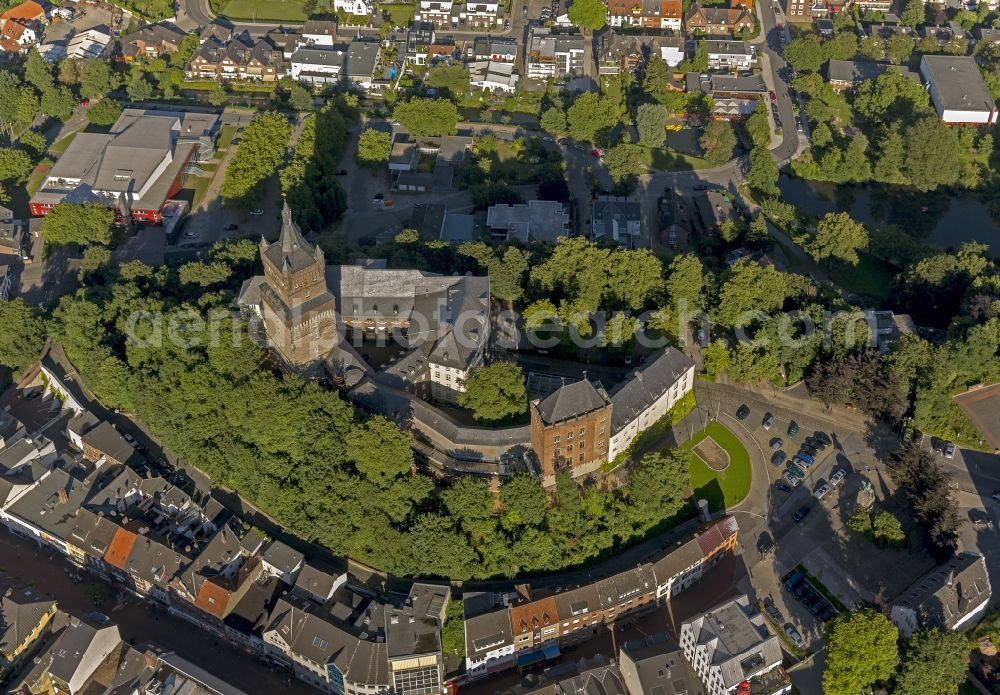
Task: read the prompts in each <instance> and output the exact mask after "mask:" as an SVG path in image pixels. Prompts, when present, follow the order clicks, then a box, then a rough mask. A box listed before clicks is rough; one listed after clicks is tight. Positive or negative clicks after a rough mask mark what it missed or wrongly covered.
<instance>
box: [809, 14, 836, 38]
mask: <svg viewBox="0 0 1000 695" xmlns="http://www.w3.org/2000/svg"><path fill="white" fill-rule="evenodd" d="M813 24H814V25H815V27H816V31H818V32H819V35H820V37H821V38H824V39H832V38H833V35H834V27H833V21H832V20H829V19H816V21H815V22H813Z"/></svg>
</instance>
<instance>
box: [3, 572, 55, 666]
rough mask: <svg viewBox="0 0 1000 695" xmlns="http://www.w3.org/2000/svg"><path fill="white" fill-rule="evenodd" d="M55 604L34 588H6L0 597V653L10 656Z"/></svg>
mask: <svg viewBox="0 0 1000 695" xmlns="http://www.w3.org/2000/svg"><path fill="white" fill-rule="evenodd" d="M55 605H56V602H55V601H54V600H53V599H51V598H45V597H44V596H42V595H41V594H39V593H38V591H37V590H35V589H28V588H19V589H8V590H7V592H6V593H4V596H3V598H2V599H0V654H7V655H10V656H12V655H13V654H14V651H15V650H16V649H17V648H18V647H20V646H21V644H23V643H24V641H25V640H26V639H27V638H28V636H29V635H31V633H32V632H33V631H34V630H35V628H37V627H38V624H39V623H40V622H41V621H42V618H43V617H44V616H45V614H46V613H48V612H49V611H51V610H53V609H54V608H55Z"/></svg>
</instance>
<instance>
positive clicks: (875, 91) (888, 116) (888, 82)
mask: <svg viewBox="0 0 1000 695" xmlns="http://www.w3.org/2000/svg"><path fill="white" fill-rule="evenodd" d="M928 99H929V97H928V94H927V91H926V90H924V89H923V87H921V86H920V85H919V84H918V83H916V82H914V81H913V80H911V79H909V78H906V77H903V75H901V74H900V73H899V72H897V71H896V70H889V71H887V72H884V73H883V74H881V75H879V76H878V77H877V78H875V79H874V80H865V81H864V82H862V83H861V84H860V85H859V86H858V90H857V96H856V97H855V99H854V108H855V109H856V110H857V111H858V113H860V114H861V115H862V116H864V117H865V118H867V119H869V120H873V121H880V122H883V123H886V122H889V121H896V120H900V119H903V118H905V119H907V120H909V119H911V118H912V117H913V116H915V115H918V114H920V113H921V112H925V111H927V110H928V105H929V101H928Z"/></svg>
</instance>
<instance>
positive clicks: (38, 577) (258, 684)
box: [0, 528, 317, 695]
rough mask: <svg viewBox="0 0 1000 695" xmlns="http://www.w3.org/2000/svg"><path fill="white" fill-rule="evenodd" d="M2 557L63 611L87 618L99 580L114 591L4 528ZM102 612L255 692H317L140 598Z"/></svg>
mask: <svg viewBox="0 0 1000 695" xmlns="http://www.w3.org/2000/svg"><path fill="white" fill-rule="evenodd" d="M0 557H2V558H3V559H2V560H0V577H3V578H13V579H14V580H15V581H27V580H29V578H30V581H31V582H32V583H33V585H34V587H35V588H37V589H38V590H40V591H42V592H44V593H46V594H48V595H49V596H52V597H53V598H55V599H56V601H57V602H58V604H59V608H60V609H61V610H63V611H66V612H67V613H70V614H73V615H78V616H83V615H87V614H88V613H90V612H91V611H93V610H95V607H94V601H93V598H92V592H93V591H94V589H95V588H96V587H95V586H94V585H95V584H98V585H103V586H104V587H106V588H107V594H108V595H113V594H114V593H115V589H114V588H112V587H111V585H109V584H106V583H104V582H102V581H100V580H97V579H93V580H85V581H83V582H75V581H73V579H72V577H71V576H70V573H69V572H70V565H69V563H68V562H67V561H66V560H65V558H63V557H62V556H61V555H59V553H57V552H54V551H51V550H48V549H44V548H40V547H38V546H37V545H36V544H35V543H32V542H31V541H29V540H27V539H24V538H21V537H20V536H15V535H14V534H12V533H10V532H9V531H8V530H7V529H6V528H4V529H3V531H2V532H0ZM74 571H75V570H74ZM101 612H103V613H105V614H106V615H107V616H108V617H110V618H111V621H112V622H113V623H115V624H117V625H118V629H119V631H120V632H121V636H122V639H124V640H130V639H131V640H134V641H135V643H136V644H142V643H143V642H147V641H151V642H156V643H157V644H159V645H161V646H163V647H165V648H166V649H169V650H172V651H174V652H176V653H177V654H179V655H180V656H182V657H184V658H185V659H187V660H188V661H190V662H192V663H194V664H197V665H198V666H201V667H202V668H204V669H205V670H207V671H208V672H209V673H211V674H212V675H214V676H218V677H219V678H221V679H223V680H224V681H226V682H228V683H229V684H231V685H233V686H235V687H237V688H240V689H241V690H244V691H246V692H247V693H250V694H251V695H253V694H255V693H276V692H281V693H294V694H296V695H307V694H308V693H316V692H317V691H316V690H314V689H313V688H311V687H310V686H308V685H306V684H305V683H303V682H302V681H299V680H296V679H294V678H291V677H289V676H288V675H286V674H285V672H284V671H281V670H278V669H275V668H270V667H268V666H267V665H266V664H264V663H261V662H260V661H259V660H258V659H257V658H256V657H254V656H252V655H250V654H248V653H247V652H244V651H242V650H240V649H237V648H236V647H234V646H232V645H230V644H229V643H227V642H225V641H223V640H220V639H217V638H215V637H214V636H213V635H211V634H209V633H208V632H205V631H204V630H202V629H200V628H198V627H196V626H195V625H192V624H191V623H189V622H187V621H186V620H182V619H181V618H177V617H174V616H172V615H170V614H169V613H166V612H165V611H164V610H163V609H158V608H154V607H153V606H151V605H149V604H146V603H144V602H142V601H140V600H139V599H137V598H134V597H131V596H127V597H125V598H122V599H120V600H108V601H106V602H105V603H104V605H102V606H101Z"/></svg>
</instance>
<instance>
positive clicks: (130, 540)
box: [104, 528, 138, 570]
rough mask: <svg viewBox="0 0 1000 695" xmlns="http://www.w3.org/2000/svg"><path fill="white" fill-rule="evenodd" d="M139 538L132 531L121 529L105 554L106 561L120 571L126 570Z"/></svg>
mask: <svg viewBox="0 0 1000 695" xmlns="http://www.w3.org/2000/svg"><path fill="white" fill-rule="evenodd" d="M137 538H138V536H136V535H135V534H134V533H132V532H131V531H127V530H125V529H123V528H119V529H118V531H116V532H115V537H114V538H113V539H112V540H111V545H110V546H108V551H107V552H106V553H104V561H105V562H107V563H108V564H109V565H112V566H113V567H117V568H118V569H120V570H123V569H125V563H126V561H128V557H129V555H131V554H132V546H133V545H135V541H136V539H137Z"/></svg>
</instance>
